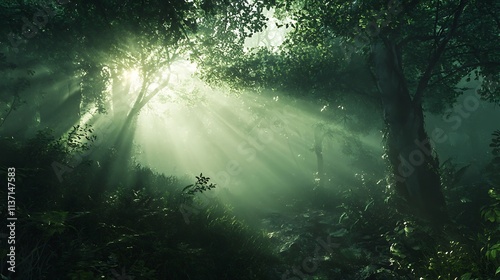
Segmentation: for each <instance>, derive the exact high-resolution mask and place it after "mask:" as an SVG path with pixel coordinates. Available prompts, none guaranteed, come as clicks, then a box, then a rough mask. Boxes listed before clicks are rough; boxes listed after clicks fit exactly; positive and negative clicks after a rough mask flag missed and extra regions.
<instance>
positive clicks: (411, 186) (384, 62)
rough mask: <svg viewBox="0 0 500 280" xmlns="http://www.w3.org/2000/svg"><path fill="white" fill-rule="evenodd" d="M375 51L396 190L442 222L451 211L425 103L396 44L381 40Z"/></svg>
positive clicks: (430, 217) (425, 215)
mask: <svg viewBox="0 0 500 280" xmlns="http://www.w3.org/2000/svg"><path fill="white" fill-rule="evenodd" d="M373 54H374V70H375V76H376V79H377V85H378V87H379V91H380V94H381V101H382V106H383V109H384V120H385V123H386V126H387V134H386V147H385V149H386V153H387V156H388V159H389V163H390V166H391V170H392V173H393V175H394V179H395V187H396V191H397V192H398V193H399V194H400V195H402V196H403V197H404V198H405V199H406V200H407V201H408V203H409V205H410V206H411V208H412V210H413V212H414V213H415V214H417V215H418V216H420V217H422V218H425V219H427V220H429V221H431V222H433V223H436V224H442V223H444V222H445V221H446V220H447V214H446V210H445V200H444V196H443V193H442V191H441V179H440V175H439V161H438V158H437V156H435V154H434V153H433V151H432V147H431V145H430V141H429V137H428V135H427V133H426V132H425V128H424V116H423V112H422V104H420V103H419V102H418V101H417V102H415V101H413V100H412V99H411V96H410V93H409V90H408V87H407V85H406V82H405V78H404V75H403V71H402V65H401V56H400V54H399V52H398V50H397V49H396V46H395V44H394V43H392V42H388V41H385V42H378V43H376V44H375V45H374V48H373Z"/></svg>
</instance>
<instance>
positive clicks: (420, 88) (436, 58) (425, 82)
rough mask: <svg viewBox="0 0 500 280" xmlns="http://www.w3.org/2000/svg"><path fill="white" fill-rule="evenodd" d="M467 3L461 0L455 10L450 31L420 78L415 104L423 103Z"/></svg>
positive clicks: (465, 0) (414, 99)
mask: <svg viewBox="0 0 500 280" xmlns="http://www.w3.org/2000/svg"><path fill="white" fill-rule="evenodd" d="M466 4H467V0H460V4H459V5H458V7H457V10H456V11H455V14H454V16H453V23H452V25H451V28H450V31H449V32H448V34H447V35H446V37H445V38H444V39H443V40H442V41H441V43H440V44H439V45H438V46H437V48H436V51H435V52H434V54H433V55H432V57H431V58H430V60H429V63H428V64H427V68H426V69H425V72H424V74H423V75H422V78H420V81H419V83H418V86H417V90H416V92H415V97H414V98H413V102H414V103H415V104H421V103H422V97H423V94H424V91H425V89H426V87H427V85H428V83H429V80H430V78H431V76H432V72H433V71H434V68H435V67H436V65H437V64H438V62H439V59H440V58H441V56H442V55H443V53H444V52H445V51H446V46H447V45H448V42H449V41H450V39H451V38H452V37H453V35H454V34H455V32H456V29H457V26H458V22H459V19H460V17H461V15H462V13H463V11H464V8H465V5H466Z"/></svg>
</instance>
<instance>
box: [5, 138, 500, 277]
mask: <svg viewBox="0 0 500 280" xmlns="http://www.w3.org/2000/svg"><path fill="white" fill-rule="evenodd" d="M86 129H88V128H85V129H83V130H81V131H80V133H83V135H85V134H86V133H87V132H88V130H86ZM77 134H78V133H77ZM70 140H71V139H69V138H68V137H67V138H61V139H55V138H53V137H52V136H51V134H50V132H49V131H42V132H40V133H39V134H38V135H37V136H36V137H35V138H33V139H31V140H29V141H26V142H19V141H15V140H13V139H2V143H1V150H2V154H3V155H5V157H2V159H1V162H0V166H1V170H2V171H0V172H3V173H2V176H3V177H5V175H6V174H4V173H5V170H7V167H10V166H14V167H16V205H17V215H18V221H17V224H16V232H17V236H16V238H17V240H16V242H17V243H16V244H19V245H18V246H17V247H16V248H17V255H16V261H17V263H16V268H17V272H16V279H82V280H83V279H174V280H175V279H204V280H211V279H264V280H265V279H280V278H281V279H301V277H299V276H297V275H295V276H291V275H290V276H283V275H285V274H281V275H280V274H276V271H280V270H281V271H284V270H286V265H287V260H290V259H297V260H301V258H304V257H306V256H307V254H306V252H301V251H300V250H298V251H295V252H292V251H290V252H289V253H293V254H295V255H296V256H295V257H294V258H287V257H286V256H284V255H279V254H276V250H275V247H273V246H275V244H274V245H273V244H272V242H271V240H270V239H269V238H267V237H265V235H264V234H263V232H260V231H259V230H258V229H251V228H250V227H248V226H246V225H245V224H244V223H243V222H241V221H240V220H238V219H237V218H236V217H235V216H234V215H233V213H232V211H231V209H230V208H228V207H227V206H226V205H222V204H221V203H220V202H218V200H216V199H213V197H211V196H210V195H207V193H210V189H211V188H213V187H214V185H212V184H210V183H209V180H208V178H206V177H204V176H202V174H200V176H198V177H197V181H194V182H192V181H191V182H190V181H185V180H181V179H178V178H175V177H168V176H164V175H162V174H158V173H155V172H153V171H151V170H150V169H148V168H145V167H143V166H140V165H137V164H133V165H124V166H123V167H121V171H120V173H119V174H122V176H117V177H116V178H113V180H104V179H105V177H106V176H107V175H108V171H107V168H110V167H107V166H103V165H100V164H99V163H98V162H95V161H82V162H81V163H80V164H79V165H77V166H75V167H74V168H72V170H71V171H68V172H67V173H66V174H65V175H64V176H63V178H62V180H59V178H58V176H57V175H56V172H54V169H53V163H54V162H60V163H67V162H69V158H70V155H71V153H73V152H75V151H78V150H85V149H87V148H88V147H87V146H83V145H80V144H78V141H76V142H72V144H71V145H69V144H68V141H70ZM490 146H491V148H492V155H493V159H492V160H491V162H490V163H489V164H488V166H487V168H486V169H485V170H483V173H482V174H483V176H482V177H481V178H477V180H476V181H474V182H472V181H471V182H469V181H464V180H461V178H462V176H463V174H464V173H465V172H466V171H467V167H459V166H456V165H455V164H453V163H452V162H451V161H445V162H444V163H443V164H442V166H441V175H442V182H443V188H444V192H445V194H446V197H447V205H448V212H449V215H450V218H451V221H450V223H449V224H447V225H445V226H443V227H441V228H436V227H431V226H429V225H427V223H426V222H425V221H422V220H419V219H418V218H416V217H413V216H412V215H411V214H410V212H411V211H410V210H411V209H407V207H408V206H407V204H406V203H405V201H403V200H402V199H400V198H398V197H397V196H395V195H394V194H393V190H392V189H391V188H390V187H388V186H387V183H386V181H385V180H383V179H376V178H377V176H366V175H363V174H359V175H357V176H356V177H354V179H353V180H352V181H349V182H347V181H346V182H342V184H339V186H338V187H337V188H335V190H325V189H326V188H325V189H320V190H316V191H311V195H310V196H307V199H308V200H311V201H312V202H313V203H312V204H307V203H305V204H301V205H299V204H297V205H296V207H297V208H302V209H303V208H304V207H308V208H309V209H311V208H314V207H316V208H322V209H323V210H324V211H326V213H327V215H330V216H335V217H338V218H336V219H335V223H334V225H333V224H332V225H326V227H328V229H325V228H320V227H319V225H320V223H319V222H318V224H315V225H313V227H314V228H317V229H318V231H317V232H318V233H315V232H311V233H310V235H312V236H313V237H314V235H315V234H319V232H322V231H321V230H324V231H323V232H330V236H329V238H330V237H331V238H334V239H335V244H337V246H338V247H336V248H335V249H334V250H332V251H331V252H330V255H329V257H328V258H325V259H324V260H323V261H322V263H321V268H320V269H322V270H323V271H325V272H321V273H319V272H316V274H314V275H313V274H310V275H307V277H310V279H328V277H329V276H328V275H330V277H333V276H335V277H338V276H339V275H340V276H342V277H344V278H343V279H450V280H451V279H460V280H467V279H495V277H497V276H499V274H500V273H499V271H500V230H499V229H500V192H499V189H498V187H499V185H500V177H499V174H500V150H499V149H500V132H498V131H497V132H495V133H494V135H493V140H492V143H491V145H490ZM113 155H114V154H113V153H108V154H107V156H108V157H110V158H108V159H107V161H108V162H112V161H113V158H112V157H113ZM103 182H105V183H103ZM188 184H189V185H188ZM186 186H187V187H186ZM311 189H312V188H311ZM1 192H2V195H6V193H5V192H6V190H5V189H2V190H1ZM318 192H319V193H318ZM303 198H304V199H305V198H306V196H304V197H303ZM5 204H6V202H5V200H2V205H1V207H2V209H6V208H7V206H6V205H5ZM306 205H308V206H306ZM311 205H312V206H311ZM299 210H300V209H299ZM323 210H322V211H323ZM4 218H5V217H4ZM308 219H309V220H314V219H316V217H309V218H308ZM323 226H324V225H323ZM332 231H334V233H331V232H332ZM321 234H323V233H321ZM295 247H297V246H295ZM291 248H294V247H293V246H291ZM1 250H2V251H1V252H0V253H1V255H2V264H1V268H2V275H5V276H7V275H9V274H8V271H6V265H5V264H6V259H5V256H6V254H7V251H6V247H2V249H1ZM301 254H302V255H304V256H301ZM280 268H283V269H280ZM286 275H288V274H286ZM321 275H323V276H324V277H326V278H321V277H323V276H321ZM325 275H326V276H325ZM348 275H349V276H348ZM282 276H283V277H284V278H283V277H282ZM294 277H295V278H294ZM303 279H306V278H303Z"/></svg>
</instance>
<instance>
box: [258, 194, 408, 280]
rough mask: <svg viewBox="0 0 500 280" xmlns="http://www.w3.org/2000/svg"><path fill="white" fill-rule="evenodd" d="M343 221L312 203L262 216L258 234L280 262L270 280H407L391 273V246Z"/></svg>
mask: <svg viewBox="0 0 500 280" xmlns="http://www.w3.org/2000/svg"><path fill="white" fill-rule="evenodd" d="M345 218H347V217H346V215H345V214H344V213H343V212H342V210H341V209H336V208H328V207H324V206H323V205H314V204H313V203H306V204H304V205H302V207H299V208H297V207H296V206H295V207H293V210H290V211H286V212H280V213H278V212H274V213H268V214H267V215H265V216H264V217H263V218H262V220H261V222H262V230H263V231H264V232H265V233H266V234H267V236H268V237H269V238H270V239H271V241H272V242H273V244H274V246H275V253H276V254H277V255H279V256H280V257H281V258H282V259H283V261H284V265H283V266H282V267H275V268H274V269H273V273H274V274H275V277H273V279H290V280H292V279H293V280H296V279H314V280H323V279H325V280H326V279H343V280H365V279H409V278H402V277H400V276H398V275H396V274H395V273H394V272H393V271H392V270H391V262H390V260H391V252H390V250H389V248H390V244H389V245H388V243H387V241H385V240H384V238H383V237H382V236H381V235H380V234H377V233H365V232H361V231H356V230H355V229H354V227H353V226H350V227H349V226H346V225H347V223H343V222H342V220H343V219H345Z"/></svg>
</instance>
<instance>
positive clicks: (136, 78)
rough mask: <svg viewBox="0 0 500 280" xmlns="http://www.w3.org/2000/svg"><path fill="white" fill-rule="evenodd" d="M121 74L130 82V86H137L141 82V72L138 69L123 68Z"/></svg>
mask: <svg viewBox="0 0 500 280" xmlns="http://www.w3.org/2000/svg"><path fill="white" fill-rule="evenodd" d="M123 76H124V78H125V79H126V80H127V81H128V82H130V84H131V86H132V87H138V86H139V85H140V83H141V74H140V72H139V70H138V69H128V70H125V72H124V73H123Z"/></svg>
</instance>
